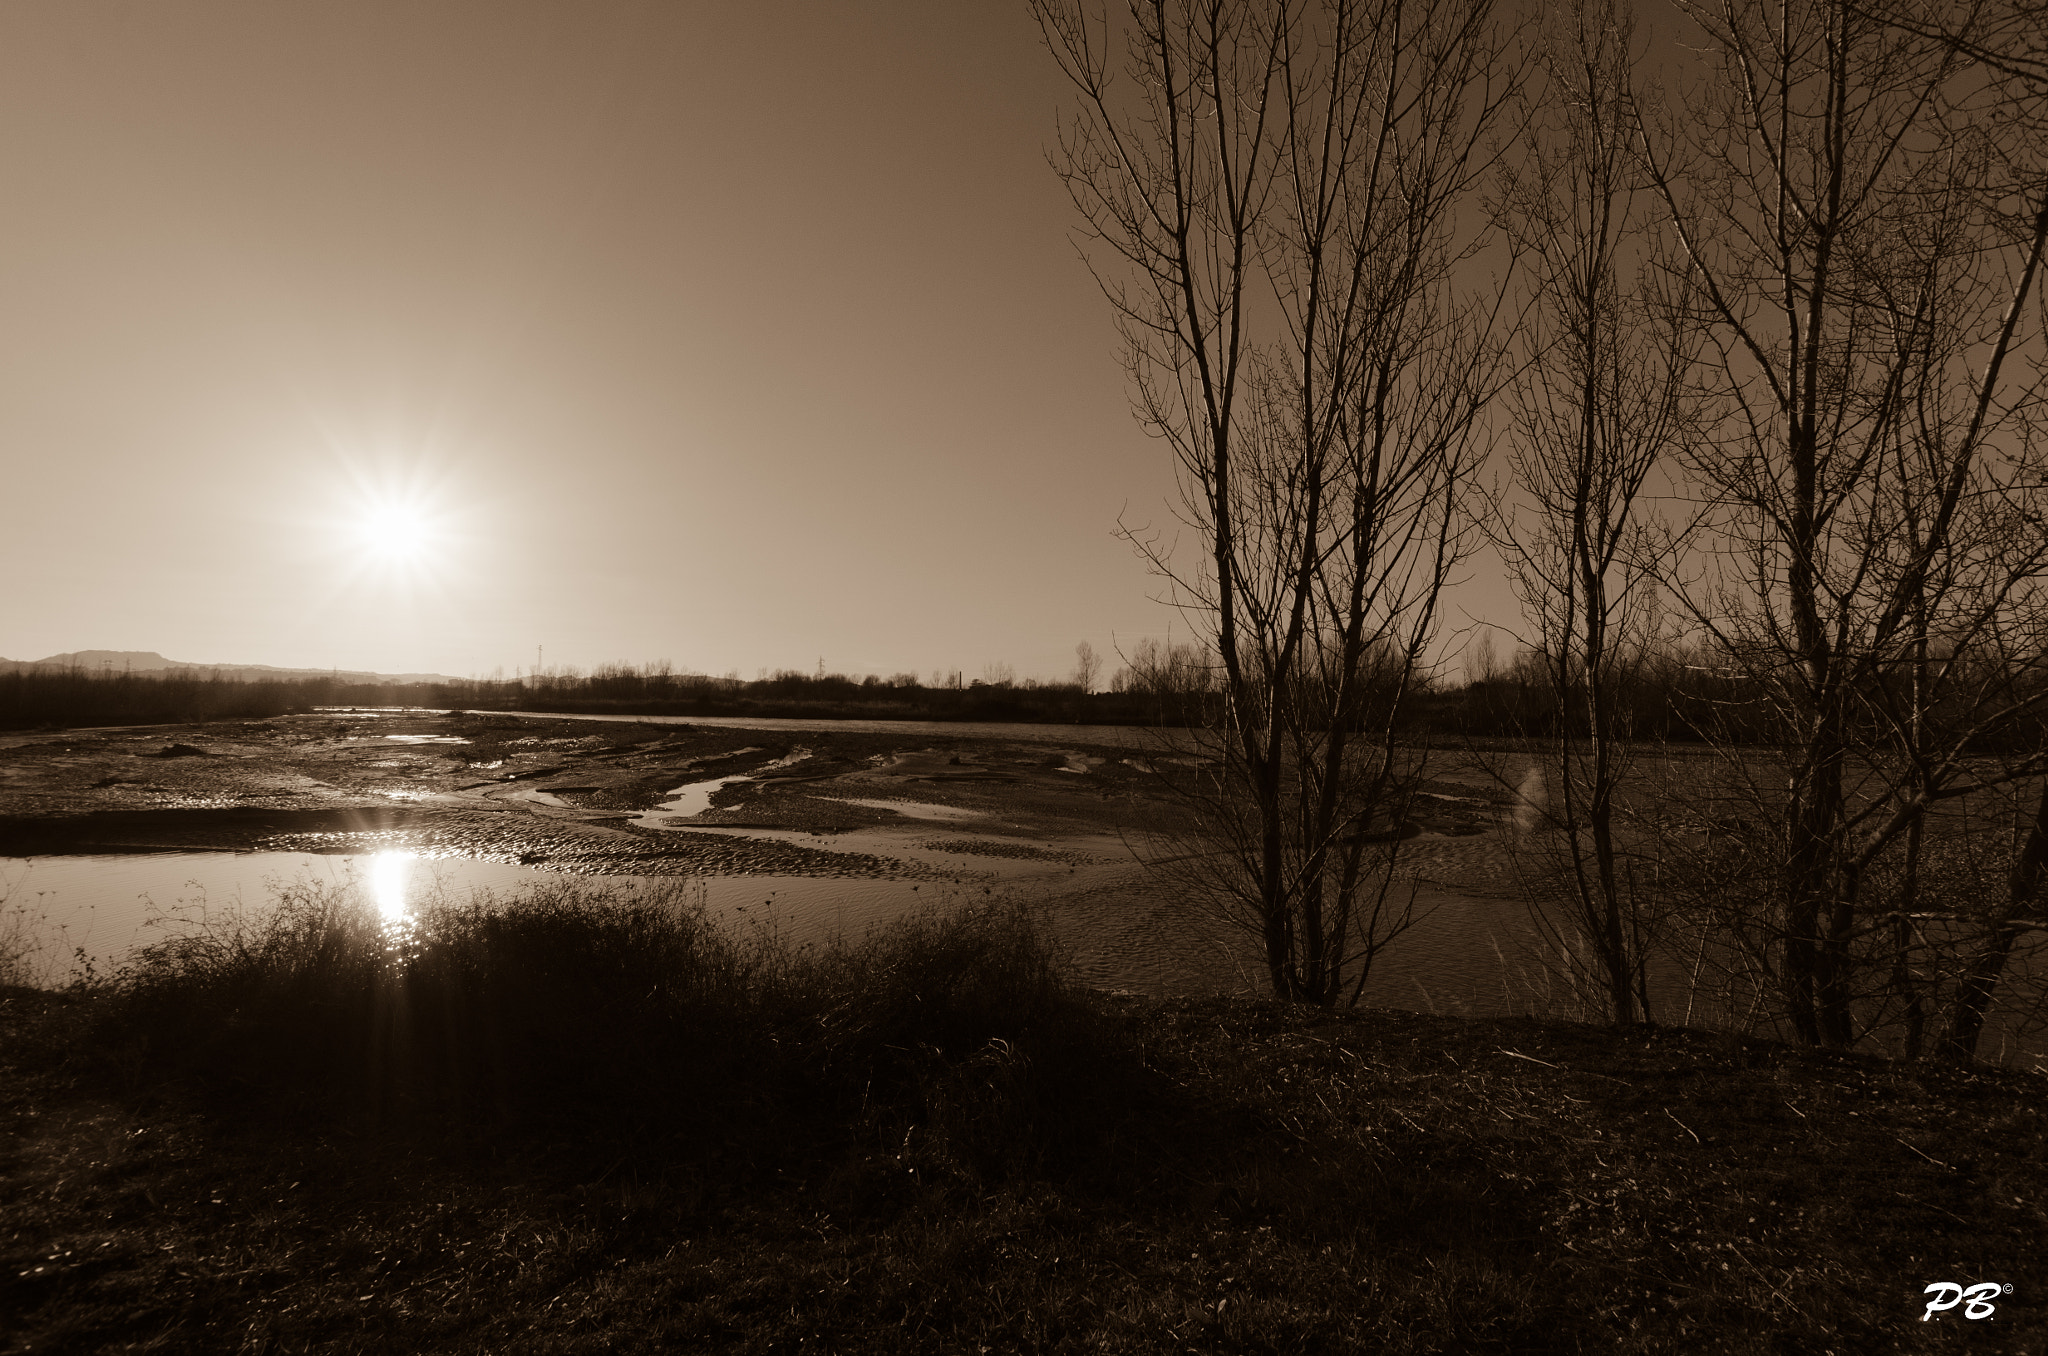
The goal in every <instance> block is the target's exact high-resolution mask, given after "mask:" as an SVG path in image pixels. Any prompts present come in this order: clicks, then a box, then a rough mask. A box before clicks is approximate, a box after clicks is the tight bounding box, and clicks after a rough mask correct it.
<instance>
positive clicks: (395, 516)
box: [361, 504, 434, 564]
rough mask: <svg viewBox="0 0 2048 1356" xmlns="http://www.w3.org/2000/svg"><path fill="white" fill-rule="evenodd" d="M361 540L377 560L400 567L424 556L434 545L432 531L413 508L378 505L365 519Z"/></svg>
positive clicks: (429, 522)
mask: <svg viewBox="0 0 2048 1356" xmlns="http://www.w3.org/2000/svg"><path fill="white" fill-rule="evenodd" d="M361 536H362V540H363V544H364V545H365V546H366V547H367V548H368V549H369V551H370V553H371V554H372V555H373V556H375V557H376V558H377V559H379V560H382V561H387V562H390V563H392V564H403V563H409V562H413V561H417V560H419V559H421V558H422V557H424V556H425V555H426V554H427V552H428V550H429V548H430V547H431V546H432V544H433V538H434V527H433V523H432V521H431V520H430V519H429V518H428V516H427V515H426V513H425V512H423V511H422V510H421V509H420V508H419V507H418V506H416V505H413V504H378V505H374V506H372V507H371V508H370V510H369V511H368V513H367V514H366V515H365V516H364V519H363V522H362V527H361Z"/></svg>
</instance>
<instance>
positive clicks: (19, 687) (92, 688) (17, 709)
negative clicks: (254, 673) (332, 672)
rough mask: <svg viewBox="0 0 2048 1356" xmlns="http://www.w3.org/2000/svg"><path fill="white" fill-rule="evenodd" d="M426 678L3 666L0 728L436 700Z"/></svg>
mask: <svg viewBox="0 0 2048 1356" xmlns="http://www.w3.org/2000/svg"><path fill="white" fill-rule="evenodd" d="M436 696H437V693H436V691H435V689H433V688H431V687H428V686H426V685H423V684H414V685H402V686H401V685H389V686H386V685H373V684H364V683H343V682H336V681H334V680H332V679H327V678H305V679H295V680H291V681H284V680H275V679H265V680H261V681H257V682H249V681H245V680H242V679H238V678H230V677H227V676H225V675H220V674H213V673H207V672H204V671H200V670H194V669H176V670H171V671H169V672H164V673H111V674H109V673H92V672H89V671H86V670H83V669H23V670H19V671H17V672H14V673H0V729H8V730H25V729H26V730H33V729H65V728H73V727H78V726H92V725H171V724H184V723H189V722H195V721H207V720H257V719H261V718H262V717H265V716H281V715H284V714H285V713H287V712H291V711H309V710H311V709H312V708H314V707H316V706H412V705H420V706H425V705H434V704H436V700H435V699H436Z"/></svg>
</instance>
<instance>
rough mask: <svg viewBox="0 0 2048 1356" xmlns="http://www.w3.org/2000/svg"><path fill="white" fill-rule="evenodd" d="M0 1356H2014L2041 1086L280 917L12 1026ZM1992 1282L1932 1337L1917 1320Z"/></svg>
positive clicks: (588, 908) (739, 957) (2027, 1264)
mask: <svg viewBox="0 0 2048 1356" xmlns="http://www.w3.org/2000/svg"><path fill="white" fill-rule="evenodd" d="M0 993H4V997H0V1349H4V1350H6V1351H24V1352H26V1351H36V1352H46V1351H47V1352H55V1351H81V1352H83V1351H166V1352H168V1351H247V1352H296V1351H436V1352H439V1351H450V1352H493V1353H495V1352H576V1351H590V1352H613V1351H625V1352H632V1351H645V1352H672V1351H691V1352H699V1351H721V1352H723V1351H732V1352H771V1351H772V1352H782V1351H792V1352H793V1351H813V1352H873V1353H898V1352H935V1353H936V1352H971V1353H978V1352H1009V1351H1047V1352H1051V1351H1075V1352H1081V1351H1091V1352H1092V1351H1104V1352H1176V1353H1178V1352H1187V1351H1195V1352H1341V1351H1388V1352H1437V1351H1442V1352H1489V1351H1494V1352H1509V1351H1517V1352H1520V1351H1529V1352H1535V1351H1589V1352H1606V1351H1622V1352H1628V1351H1658V1352H1662V1351H1682V1352H1706V1351H1734V1352H1750V1351H1756V1352H1799V1353H1809V1352H1842V1353H1863V1352H1874V1351H1894V1350H1898V1351H1969V1352H2022V1351H2024V1352H2039V1351H2041V1350H2042V1349H2043V1347H2044V1345H2048V1304H2044V1301H2048V1289H2044V1287H2048V1265H2044V1262H2043V1259H2042V1255H2041V1249H2040V1246H2039V1245H2040V1242H2041V1240H2042V1239H2043V1237H2044V1236H2048V1209H2044V1207H2048V1114H2044V1111H2043V1109H2042V1108H2043V1100H2044V1098H2043V1094H2044V1093H2048V1080H2043V1079H2041V1078H2040V1077H2038V1076H2034V1075H2028V1074H2018V1073H2009V1072H1990V1071H1979V1070H1965V1069H1952V1068H1940V1067H1935V1066H1932V1065H1925V1064H1916V1065H1891V1064H1885V1063H1883V1062H1881V1061H1878V1060H1875V1059H1871V1058H1867V1057H1855V1056H1839V1055H1830V1054H1823V1053H1816V1052H1811V1051H1798V1050H1793V1049H1790V1048H1786V1047H1782V1046H1776V1045H1769V1044H1763V1043H1754V1042H1748V1043H1745V1042H1739V1041H1735V1040H1732V1039H1728V1038H1723V1037H1718V1036H1712V1035H1706V1034H1701V1033H1696V1032H1684V1031H1674V1030H1647V1031H1638V1032H1633V1033H1629V1034H1626V1035H1617V1034H1614V1033H1610V1032H1606V1031H1602V1030H1597V1029H1594V1028H1588V1027H1580V1026H1572V1025H1566V1024H1549V1023H1536V1022H1529V1021H1504V1022H1472V1021H1461V1020H1454V1019H1444V1018H1433V1017H1426V1016H1420V1015H1416V1014H1411V1013H1404V1012H1379V1011H1374V1012H1363V1013H1358V1014H1353V1015H1340V1014H1329V1013H1324V1012H1319V1011H1314V1010H1304V1009H1295V1008H1283V1007H1279V1006H1276V1005H1271V1004H1234V1003H1228V1002H1194V1001H1177V1002H1167V1003H1151V1002H1145V1001H1140V1000H1136V999H1128V998H1125V999H1113V998H1105V997H1102V996H1099V995H1094V994H1089V993H1085V992H1078V991H1075V990H1073V989H1071V988H1070V987H1068V986H1067V985H1066V984H1065V983H1064V982H1063V981H1062V979H1061V977H1060V971H1059V969H1058V967H1057V965H1056V964H1055V962H1054V958H1053V957H1052V956H1051V954H1050V952H1049V949H1048V947H1047V945H1046V944H1045V943H1044V941H1043V940H1042V938H1041V936H1040V935H1039V933H1037V932H1036V931H1035V930H1034V929H1033V927H1032V926H1031V924H1030V923H1029V921H1028V920H1027V919H1025V918H1023V917H1020V916H1019V915H1016V914H1013V913H1003V912H982V913H964V914H959V915H955V916H950V917H943V918H942V917H938V916H927V917H924V918H921V919H917V920H912V921H911V922H908V923H906V924H903V925H901V926H899V927H897V928H896V929H894V930H892V931H889V932H887V933H884V934H881V935H879V936H876V937H873V938H870V939H868V940H867V941H865V942H862V943H858V944H850V945H846V946H842V947H837V948H829V949H793V948H790V947H788V946H785V945H782V944H779V943H778V942H776V941H775V940H774V939H773V938H770V937H764V936H756V937H753V938H749V939H741V940H734V939H732V938H731V937H730V936H728V935H727V934H725V933H724V932H722V931H720V930H719V929H717V928H716V927H714V926H713V925H711V924H710V923H709V922H707V920H705V919H704V918H703V917H702V916H701V915H700V914H698V913H697V912H695V911H694V910H692V909H691V908H690V907H688V906H687V904H684V903H681V902H679V901H678V900H677V899H675V898H666V897H608V896H601V895H595V894H588V893H586V894H577V893H573V892H561V893H555V894H538V895H534V896H531V897H526V898H523V899H521V900H518V901H515V902H513V903H510V904H504V905H499V906H492V907H485V908H479V909H471V910H463V911H447V912H442V913H439V914H437V915H433V916H430V917H428V918H426V919H425V920H424V921H423V924H422V926H420V927H419V928H418V929H416V930H414V931H413V932H411V933H409V934H407V935H404V936H399V937H394V936H393V935H392V934H390V933H387V932H386V931H385V930H383V929H381V928H380V927H379V926H378V924H377V923H376V922H375V920H374V919H373V918H372V917H371V916H369V915H368V914H366V913H365V912H364V911H363V910H361V909H360V908H358V907H356V906H355V905H353V904H352V903H351V902H350V901H348V900H346V899H342V898H338V897H334V896H329V895H322V894H318V893H313V894H304V893H301V894H297V895H290V896H288V897H286V898H285V899H284V900H283V901H282V903H281V907H280V908H279V910H278V911H277V912H276V913H275V914H274V915H272V916H271V917H270V918H269V919H268V920H267V921H265V922H263V923H261V924H250V925H245V926H243V927H241V928H240V929H238V930H231V931H226V932H215V933H212V934H201V935H196V936H193V937H191V938H188V939H185V940H182V941H177V942H172V943H169V944H165V945H163V946H160V947H159V948H157V949H156V950H154V951H153V952H151V953H149V954H148V955H147V957H146V958H145V959H144V960H143V961H142V962H141V963H140V964H138V965H137V966H136V967H135V968H134V969H133V970H132V971H130V972H129V973H127V974H125V975H123V976H122V977H120V978H119V979H117V980H115V981H113V982H111V983H105V984H99V985H96V986H94V987H90V988H86V987H74V988H73V989H71V990H68V991H62V992H51V991H46V990H33V989H25V988H14V989H9V990H4V991H0ZM1941 1281H1948V1282H1954V1283H1956V1284H1958V1285H1965V1286H1967V1285H1972V1284H1976V1283H1979V1282H1996V1283H1998V1284H2000V1285H2001V1286H2003V1285H2010V1286H2011V1287H2012V1293H2010V1294H2004V1293H2001V1294H2000V1295H1999V1296H1998V1297H1997V1298H1996V1300H1995V1301H1994V1304H1995V1311H1994V1312H1993V1313H1992V1314H1991V1316H1990V1317H1988V1318H1984V1319H1981V1320H1978V1321H1970V1320H1968V1319H1966V1318H1965V1317H1964V1316H1963V1314H1964V1311H1963V1309H1962V1307H1961V1306H1960V1305H1959V1306H1957V1307H1955V1308H1954V1309H1952V1310H1949V1311H1948V1312H1946V1313H1945V1314H1943V1315H1942V1316H1941V1317H1940V1318H1939V1319H1938V1320H1937V1321H1933V1322H1923V1321H1921V1314H1922V1312H1923V1309H1924V1308H1925V1305H1926V1303H1927V1300H1928V1298H1929V1297H1928V1296H1925V1295H1924V1294H1923V1292H1924V1291H1925V1289H1926V1287H1927V1286H1928V1285H1930V1284H1932V1283H1935V1282H1941Z"/></svg>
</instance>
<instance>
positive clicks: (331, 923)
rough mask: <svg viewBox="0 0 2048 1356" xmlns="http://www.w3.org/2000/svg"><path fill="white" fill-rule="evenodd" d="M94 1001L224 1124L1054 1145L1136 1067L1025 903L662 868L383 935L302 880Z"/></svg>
mask: <svg viewBox="0 0 2048 1356" xmlns="http://www.w3.org/2000/svg"><path fill="white" fill-rule="evenodd" d="M107 1000H108V1001H107V1002H105V1003H104V1004H103V1005H101V1016H100V1017H99V1019H98V1022H97V1025H96V1028H95V1030H94V1033H93V1035H92V1037H91V1039H90V1048H91V1049H92V1051H94V1052H95V1055H96V1058H98V1059H99V1060H100V1061H101V1062H103V1063H111V1064H112V1065H114V1066H116V1067H118V1068H120V1069H122V1070H125V1071H126V1073H127V1076H128V1077H130V1078H132V1079H135V1080H137V1081H138V1084H139V1085H140V1086H144V1087H148V1088H154V1089H157V1090H159V1091H161V1092H163V1093H164V1094H166V1095H169V1096H172V1097H174V1098H179V1099H190V1100H191V1101H193V1102H194V1103H195V1104H196V1105H197V1106H198V1107H200V1108H201V1109H204V1110H207V1111H210V1112H212V1113H214V1114H218V1115H221V1116H223V1117H228V1118H232V1119H235V1120H237V1121H243V1120H247V1119H250V1118H265V1117H270V1118H283V1119H284V1120H286V1121H289V1122H293V1123H299V1124H303V1125H308V1126H327V1125H333V1124H343V1123H354V1124H359V1125H364V1126H367V1127H370V1128H373V1129H376V1130H379V1131H383V1132H390V1133H399V1134H404V1135H415V1134H418V1135H424V1136H426V1137H428V1138H430V1139H435V1140H442V1141H457V1142H459V1141H468V1142H471V1143H488V1142H491V1141H492V1140H495V1139H497V1138H500V1137H503V1136H506V1135H512V1136H525V1137H530V1138H535V1139H538V1140H541V1141H545V1142H550V1143H558V1144H565V1145H580V1146H582V1147H583V1148H585V1149H587V1150H590V1151H592V1152H594V1153H595V1154H596V1156H598V1157H607V1158H608V1157H610V1156H616V1155H627V1156H633V1157H646V1156H649V1155H658V1156H660V1157H662V1158H664V1159H666V1160H669V1161H672V1162H673V1161H685V1162H708V1161H714V1160H715V1161H717V1162H719V1163H721V1164H723V1165H726V1166H727V1167H729V1168H735V1169H737V1168H741V1167H747V1166H751V1167H752V1168H755V1169H767V1168H772V1167H775V1166H778V1165H780V1164H784V1163H788V1162H792V1161H796V1160H801V1159H805V1158H808V1157H812V1156H815V1155H816V1154H819V1153H821V1152H823V1153H828V1154H834V1155H837V1154H841V1153H844V1152H845V1151H848V1150H852V1151H854V1152H855V1154H856V1157H859V1158H862V1159H863V1160H864V1161H865V1160H872V1159H874V1158H876V1157H877V1155H878V1154H880V1153H881V1151H882V1150H883V1149H887V1150H888V1151H889V1153H888V1154H887V1157H889V1158H890V1159H891V1160H892V1161H891V1166H890V1167H889V1169H888V1171H889V1172H891V1173H895V1174H898V1175H900V1174H902V1173H904V1172H906V1171H909V1170H921V1171H926V1172H931V1171H939V1172H944V1173H947V1174H953V1175H958V1174H966V1175H969V1176H971V1177H974V1178H976V1179H992V1178H1000V1177H1003V1176H1007V1175H1010V1174H1013V1173H1020V1172H1036V1171H1040V1170H1050V1169H1062V1168H1068V1167H1073V1166H1076V1165H1078V1164H1080V1163H1081V1162H1082V1161H1083V1160H1084V1158H1086V1157H1088V1156H1089V1155H1091V1154H1092V1153H1093V1151H1094V1150H1095V1149H1096V1148H1098V1147H1099V1144H1100V1141H1101V1137H1102V1136H1103V1135H1104V1134H1105V1133H1107V1132H1108V1131H1109V1130H1110V1128H1111V1127H1112V1126H1113V1125H1114V1124H1115V1123H1117V1122H1120V1121H1124V1120H1128V1119H1130V1118H1133V1117H1136V1116H1139V1115H1140V1114H1141V1111H1140V1105H1141V1104H1142V1103H1144V1102H1145V1101H1146V1099H1147V1098H1149V1097H1150V1096H1152V1092H1151V1091H1148V1089H1151V1088H1152V1087H1153V1082H1152V1079H1151V1078H1150V1076H1149V1075H1148V1074H1147V1072H1146V1067H1145V1063H1144V1060H1143V1059H1142V1057H1141V1055H1140V1053H1139V1051H1138V1050H1137V1048H1136V1046H1135V1045H1134V1044H1133V1043H1132V1041H1131V1040H1130V1039H1129V1038H1128V1037H1127V1036H1126V1034H1125V1031H1124V1028H1123V1026H1122V1025H1121V1023H1120V1022H1119V1020H1118V1019H1116V1018H1113V1017H1111V1016H1109V1015H1107V1014H1106V1013H1104V1012H1103V1011H1101V1010H1100V1009H1099V1008H1098V1007H1097V1006H1096V1004H1095V1002H1094V1001H1093V1000H1092V999H1091V998H1090V997H1088V996H1086V995H1084V994H1082V993H1080V992H1078V991H1076V990H1074V989H1073V988H1071V987H1070V986H1069V985H1068V984H1067V983H1066V982H1065V981H1064V980H1063V979H1062V978H1061V977H1060V975H1059V973H1058V972H1057V970H1056V968H1055V964H1054V961H1053V958H1052V956H1051V954H1050V952H1049V950H1048V948H1047V945H1046V943H1045V941H1044V940H1043V938H1042V937H1041V936H1040V935H1039V933H1038V932H1037V931H1036V930H1035V928H1034V927H1033V925H1032V924H1031V923H1030V921H1029V920H1028V919H1027V918H1025V917H1024V916H1023V915H1021V914H1019V913H1015V912H1006V911H1003V910H991V909H972V910H965V911H961V912H958V913H954V914H950V915H946V916H941V915H938V914H935V913H934V914H926V915H921V916H916V917H912V918H909V919H905V920H902V921H900V922H898V923H896V924H895V925H893V926H891V927H889V928H886V929H884V930H882V931H879V932H877V933H875V934H872V935H871V936H869V937H868V938H866V939H865V940H861V941H855V942H842V943H835V944H832V945H829V946H824V947H816V946H805V947H800V948H799V947H792V946H790V945H788V944H787V943H785V942H783V941H780V940H778V939H776V938H774V937H772V936H769V935H767V934H757V935H754V936H752V937H740V936H736V935H734V934H733V933H732V932H730V931H729V930H727V929H725V928H723V927H721V926H719V925H717V924H716V923H715V922H714V921H712V920H710V919H708V918H707V917H706V916H705V914H704V912H703V910H702V909H701V907H698V906H695V905H693V904H691V903H689V902H688V901H687V900H685V899H684V898H683V897H681V896H680V895H679V894H677V893H676V892H674V891H668V892H663V891H653V892H646V891H642V892H638V893H630V894H628V893H609V892H606V891H604V890H602V889H601V888H598V887H577V886H553V887H543V888H537V889H535V890H534V891H533V892H532V893H530V894H527V895H524V896H521V897H520V898H518V899H516V900H514V901H513V902H510V903H484V904H481V905H477V906H472V907H451V906H442V907H435V908H432V909H430V910H428V911H426V912H425V913H423V914H422V916H421V917H420V919H419V921H418V923H417V924H416V925H415V926H414V927H413V928H411V929H409V930H407V931H405V932H403V933H396V932H394V931H393V930H391V929H389V928H386V927H384V926H382V925H380V923H379V921H378V919H377V918H376V917H375V916H374V914H373V913H372V912H371V911H370V910H369V909H367V908H366V907H364V906H363V905H362V904H361V903H359V902H358V901H357V900H356V899H355V898H354V896H353V894H352V893H350V892H348V891H346V890H335V889H330V888H327V887H322V886H317V885H301V886H297V887H288V888H285V889H283V891H282V893H281V896H280V898H279V899H278V901H277V907H276V908H275V909H274V910H272V911H271V912H269V913H267V914H265V915H263V916H262V917H260V918H258V919H255V920H241V921H236V922H230V923H226V924H218V925H215V926H212V927H209V928H206V929H203V930H200V931H196V932H194V933H191V934H189V935H185V936H181V937H177V938H173V939H171V940H168V941H165V942H162V943H159V944H158V945H156V946H154V947H151V948H149V949H147V950H145V951H144V952H142V953H141V955H140V957H139V959H138V960H137V961H136V962H135V963H134V965H133V966H132V967H131V968H130V969H129V970H128V971H127V972H126V973H125V974H124V975H123V976H122V977H121V978H120V979H119V980H117V981H116V982H115V985H114V989H113V992H111V993H110V994H109V995H107ZM1095 1157H1097V1158H1098V1159H1099V1154H1098V1155H1095Z"/></svg>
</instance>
